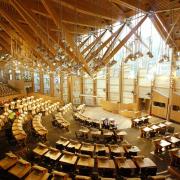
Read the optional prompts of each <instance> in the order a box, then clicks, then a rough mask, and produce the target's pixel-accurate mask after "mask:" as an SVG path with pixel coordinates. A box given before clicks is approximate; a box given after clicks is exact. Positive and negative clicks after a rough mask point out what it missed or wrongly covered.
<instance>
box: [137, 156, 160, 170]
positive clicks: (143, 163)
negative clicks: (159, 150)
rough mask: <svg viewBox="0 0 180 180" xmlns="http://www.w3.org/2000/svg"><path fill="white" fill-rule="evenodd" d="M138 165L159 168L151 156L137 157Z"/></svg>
mask: <svg viewBox="0 0 180 180" xmlns="http://www.w3.org/2000/svg"><path fill="white" fill-rule="evenodd" d="M135 162H136V165H137V166H138V167H139V168H140V169H141V168H157V166H156V164H155V163H154V162H153V161H152V160H151V159H150V158H143V159H136V160H135Z"/></svg>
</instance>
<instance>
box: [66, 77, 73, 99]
mask: <svg viewBox="0 0 180 180" xmlns="http://www.w3.org/2000/svg"><path fill="white" fill-rule="evenodd" d="M71 83H72V77H71V76H70V77H67V88H68V102H72V85H71Z"/></svg>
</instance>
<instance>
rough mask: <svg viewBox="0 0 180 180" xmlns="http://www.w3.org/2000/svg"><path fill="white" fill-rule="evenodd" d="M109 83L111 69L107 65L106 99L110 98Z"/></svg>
mask: <svg viewBox="0 0 180 180" xmlns="http://www.w3.org/2000/svg"><path fill="white" fill-rule="evenodd" d="M109 84H110V69H109V67H107V69H106V101H108V100H109V90H110V88H109Z"/></svg>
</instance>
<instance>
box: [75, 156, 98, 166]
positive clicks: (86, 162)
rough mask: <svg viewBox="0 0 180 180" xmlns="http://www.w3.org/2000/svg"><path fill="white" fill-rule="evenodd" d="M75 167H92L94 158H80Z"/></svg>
mask: <svg viewBox="0 0 180 180" xmlns="http://www.w3.org/2000/svg"><path fill="white" fill-rule="evenodd" d="M77 166H83V167H90V168H93V167H94V158H89V157H88V158H86V157H80V158H79V160H78V162H77Z"/></svg>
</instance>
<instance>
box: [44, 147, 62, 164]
mask: <svg viewBox="0 0 180 180" xmlns="http://www.w3.org/2000/svg"><path fill="white" fill-rule="evenodd" d="M44 156H45V157H47V158H49V159H51V160H54V161H56V160H57V159H58V158H59V157H60V156H61V153H60V151H59V150H58V149H55V148H52V149H50V150H49V151H48V152H47V153H46V154H45V155H44Z"/></svg>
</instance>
